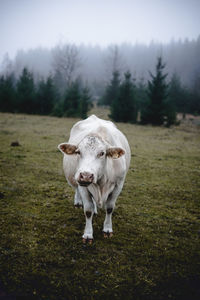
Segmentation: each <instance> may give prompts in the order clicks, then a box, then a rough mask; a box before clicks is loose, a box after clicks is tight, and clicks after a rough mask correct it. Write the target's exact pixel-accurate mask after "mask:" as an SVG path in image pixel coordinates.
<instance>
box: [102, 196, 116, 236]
mask: <svg viewBox="0 0 200 300" xmlns="http://www.w3.org/2000/svg"><path fill="white" fill-rule="evenodd" d="M114 206H115V205H114V203H111V202H110V203H108V204H107V205H106V217H105V221H104V224H103V234H104V237H105V238H107V237H112V236H113V229H112V213H113V210H114Z"/></svg>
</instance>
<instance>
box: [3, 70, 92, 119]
mask: <svg viewBox="0 0 200 300" xmlns="http://www.w3.org/2000/svg"><path fill="white" fill-rule="evenodd" d="M90 106H91V96H90V93H89V89H88V88H87V87H84V86H83V84H82V82H81V80H80V79H76V80H74V81H72V82H71V83H70V85H68V87H67V88H66V89H65V91H64V92H63V95H61V94H60V93H59V90H58V88H57V87H56V84H55V80H54V78H53V77H52V76H48V77H47V78H46V79H43V78H42V79H40V80H38V82H37V83H36V82H35V80H34V77H33V73H31V72H30V71H29V70H28V69H27V68H24V69H23V70H22V73H21V75H20V76H19V78H18V79H16V77H15V75H14V74H13V73H11V74H6V75H5V74H4V75H1V76H0V111H1V112H13V113H25V114H39V115H54V116H59V117H62V116H67V117H80V118H83V119H84V118H86V117H87V112H88V110H89V108H90Z"/></svg>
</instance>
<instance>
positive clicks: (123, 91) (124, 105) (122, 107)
mask: <svg viewBox="0 0 200 300" xmlns="http://www.w3.org/2000/svg"><path fill="white" fill-rule="evenodd" d="M124 76H125V79H124V81H123V82H122V84H121V86H120V88H119V95H118V97H117V98H116V99H114V101H113V102H112V105H111V114H110V117H111V118H112V119H113V120H114V121H116V122H130V123H135V122H136V121H137V105H136V100H135V90H134V86H133V83H132V81H131V73H130V72H127V73H125V74H124Z"/></svg>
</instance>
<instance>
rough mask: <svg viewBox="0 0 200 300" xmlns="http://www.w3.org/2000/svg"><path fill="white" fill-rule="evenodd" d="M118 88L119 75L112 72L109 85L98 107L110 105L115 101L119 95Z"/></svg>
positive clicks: (116, 72)
mask: <svg viewBox="0 0 200 300" xmlns="http://www.w3.org/2000/svg"><path fill="white" fill-rule="evenodd" d="M119 87H120V74H119V72H118V71H114V72H113V74H112V79H111V82H110V84H109V85H108V86H107V88H106V92H105V94H104V96H103V97H102V99H101V101H100V103H99V104H100V105H109V106H111V105H112V102H113V101H115V99H117V97H118V95H119Z"/></svg>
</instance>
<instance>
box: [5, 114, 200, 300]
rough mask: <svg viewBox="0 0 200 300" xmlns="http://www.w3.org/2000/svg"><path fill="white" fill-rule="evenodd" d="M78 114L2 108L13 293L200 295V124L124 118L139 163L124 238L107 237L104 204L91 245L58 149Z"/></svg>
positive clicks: (117, 218) (121, 202)
mask: <svg viewBox="0 0 200 300" xmlns="http://www.w3.org/2000/svg"><path fill="white" fill-rule="evenodd" d="M97 114H100V115H101V116H102V115H105V116H106V113H105V112H102V111H100V110H99V111H97ZM76 121H77V120H76V119H64V118H62V119H59V118H53V117H41V116H26V115H13V114H0V129H1V134H0V136H1V147H0V285H2V286H3V288H4V291H6V292H7V293H9V294H11V295H15V297H17V298H18V299H45V300H48V299H123V298H124V299H136V300H137V299H138V300H140V299H147V300H151V299H152V300H156V299H158V300H162V299H163V300H166V299H175V300H177V299H180V300H183V299H187V300H195V299H196V300H197V299H200V135H199V133H200V128H199V127H197V126H194V125H189V124H186V125H181V126H179V127H174V128H170V129H167V128H158V127H150V126H147V127H143V126H136V125H130V124H118V127H119V129H121V130H122V131H123V132H124V133H125V134H126V136H127V138H128V140H129V142H130V146H131V149H132V161H131V167H130V169H129V172H128V175H127V179H126V182H125V185H124V188H123V191H122V193H121V195H120V197H119V198H118V201H117V207H116V210H115V212H114V215H113V229H114V237H113V238H111V239H104V238H103V235H102V226H103V220H104V211H101V210H99V212H98V215H97V216H96V217H95V218H94V222H93V223H94V239H95V240H94V243H93V245H83V244H82V240H81V235H82V233H83V229H84V223H85V218H84V215H83V211H82V210H75V209H74V206H73V190H72V189H71V188H70V187H69V186H68V184H67V183H66V181H65V178H64V175H63V171H62V154H61V153H60V152H59V151H58V150H57V145H58V144H59V143H61V142H64V141H66V140H67V139H68V137H69V131H70V128H71V126H72V125H73V124H74V123H75V122H76ZM16 140H17V141H18V142H19V143H20V146H19V147H11V146H10V145H11V142H13V141H16Z"/></svg>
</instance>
